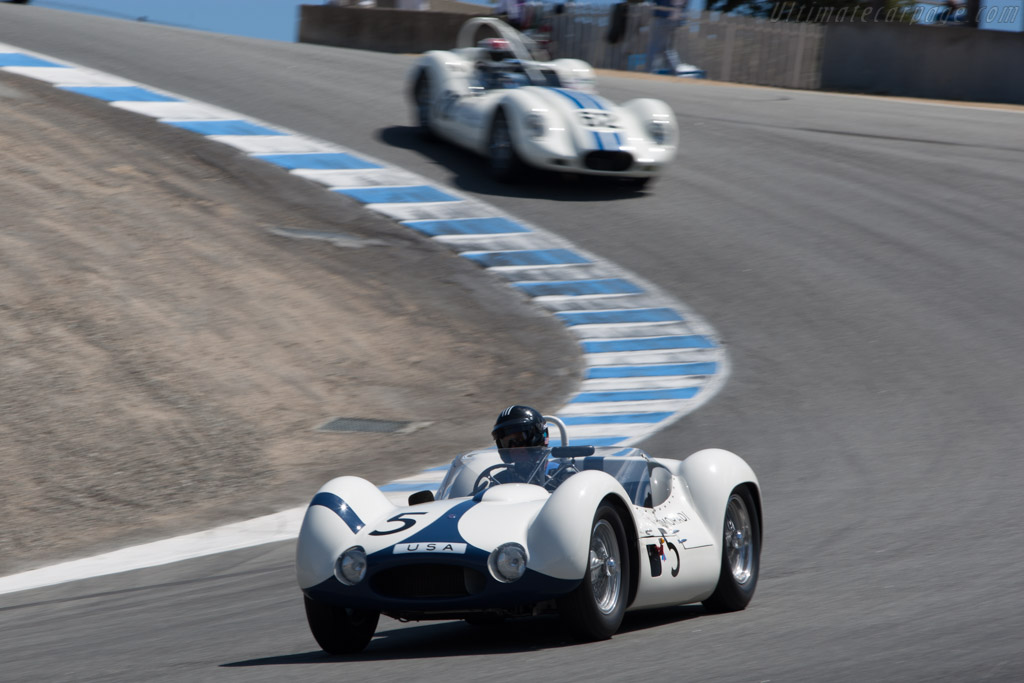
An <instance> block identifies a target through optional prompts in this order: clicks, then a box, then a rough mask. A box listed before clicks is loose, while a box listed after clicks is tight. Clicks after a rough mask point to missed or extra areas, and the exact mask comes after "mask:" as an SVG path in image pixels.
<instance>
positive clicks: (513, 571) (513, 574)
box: [487, 543, 527, 583]
mask: <svg viewBox="0 0 1024 683" xmlns="http://www.w3.org/2000/svg"><path fill="white" fill-rule="evenodd" d="M526 559H527V558H526V548H524V547H523V546H521V545H519V544H518V543H505V544H503V545H499V546H498V547H497V548H495V549H494V551H493V552H491V556H490V557H489V558H487V568H488V569H490V570H491V576H493V577H494V578H496V579H497V580H498V581H501V582H502V583H512V582H513V581H518V580H519V579H521V578H522V577H523V574H524V573H525V572H526Z"/></svg>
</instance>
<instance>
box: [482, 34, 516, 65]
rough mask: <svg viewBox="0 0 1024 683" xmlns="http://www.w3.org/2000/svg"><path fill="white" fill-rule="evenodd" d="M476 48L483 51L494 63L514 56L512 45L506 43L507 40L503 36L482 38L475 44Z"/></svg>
mask: <svg viewBox="0 0 1024 683" xmlns="http://www.w3.org/2000/svg"><path fill="white" fill-rule="evenodd" d="M476 46H477V47H478V48H481V49H482V50H483V51H484V54H485V55H487V59H489V60H490V61H491V62H494V63H500V62H503V61H505V60H506V59H513V58H515V53H513V52H512V46H511V45H509V44H508V41H507V40H505V39H504V38H484V39H483V40H481V41H480V42H479V43H477V44H476Z"/></svg>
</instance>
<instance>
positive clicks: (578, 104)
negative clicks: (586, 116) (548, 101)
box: [551, 88, 585, 109]
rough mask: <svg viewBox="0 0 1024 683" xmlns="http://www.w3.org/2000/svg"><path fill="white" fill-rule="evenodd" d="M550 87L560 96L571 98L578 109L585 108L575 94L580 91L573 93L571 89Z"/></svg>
mask: <svg viewBox="0 0 1024 683" xmlns="http://www.w3.org/2000/svg"><path fill="white" fill-rule="evenodd" d="M551 89H552V90H554V91H555V92H556V93H558V94H559V95H561V96H562V97H566V98H568V99H570V100H572V102H573V104H575V105H576V107H577V108H579V109H584V108H585V106H584V105H583V103H582V102H580V101H579V99H577V95H581V94H582V93H575V92H573V91H571V90H564V89H562V88H551Z"/></svg>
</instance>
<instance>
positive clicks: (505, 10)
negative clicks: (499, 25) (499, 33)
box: [494, 0, 522, 30]
mask: <svg viewBox="0 0 1024 683" xmlns="http://www.w3.org/2000/svg"><path fill="white" fill-rule="evenodd" d="M520 4H521V3H520V2H519V0H498V5H497V7H495V8H494V16H496V17H497V18H499V19H501V20H502V21H504V22H505V23H506V24H508V25H509V26H511V27H512V28H514V29H517V30H518V29H519V17H520V16H521V14H522V7H520Z"/></svg>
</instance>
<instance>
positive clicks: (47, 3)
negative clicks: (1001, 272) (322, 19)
mask: <svg viewBox="0 0 1024 683" xmlns="http://www.w3.org/2000/svg"><path fill="white" fill-rule="evenodd" d="M468 1H470V2H472V1H474V0H468ZM475 1H476V4H483V5H487V4H489V3H488V2H487V0H475ZM584 1H585V2H592V3H593V4H599V5H608V4H611V3H612V2H614V1H615V0H584ZM937 1H938V0H936V2H937ZM30 2H31V4H33V5H37V6H39V7H50V8H53V9H60V10H67V11H72V12H85V13H88V14H98V15H101V16H106V17H113V18H116V19H129V20H132V21H139V20H142V21H150V22H153V23H158V24H166V25H170V26H180V27H182V28H192V29H199V30H202V31H213V32H215V33H227V34H232V35H239V36H249V37H252V38H266V39H269V40H281V41H285V42H294V41H295V39H296V37H297V35H298V20H299V6H300V5H316V4H323V3H322V2H321V1H320V0H30ZM691 2H693V6H694V7H697V6H700V7H703V6H704V2H705V0H691ZM987 7H993V10H994V16H996V15H998V14H999V12H1000V10H1001V9H1007V8H1008V9H1010V10H1011V11H1013V10H1016V16H1015V21H1013V22H1012V23H987V22H985V21H984V15H985V14H986V8H987ZM982 16H983V21H982V27H983V28H988V29H994V30H1004V31H1021V30H1024V0H992V1H991V2H984V0H983V2H982Z"/></svg>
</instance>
